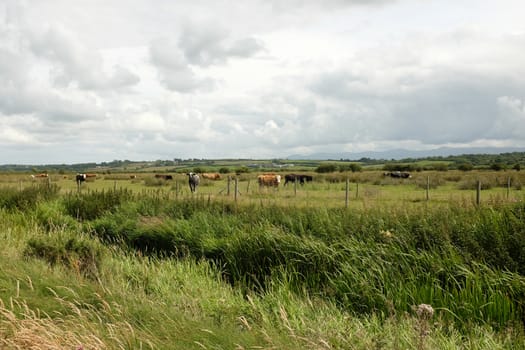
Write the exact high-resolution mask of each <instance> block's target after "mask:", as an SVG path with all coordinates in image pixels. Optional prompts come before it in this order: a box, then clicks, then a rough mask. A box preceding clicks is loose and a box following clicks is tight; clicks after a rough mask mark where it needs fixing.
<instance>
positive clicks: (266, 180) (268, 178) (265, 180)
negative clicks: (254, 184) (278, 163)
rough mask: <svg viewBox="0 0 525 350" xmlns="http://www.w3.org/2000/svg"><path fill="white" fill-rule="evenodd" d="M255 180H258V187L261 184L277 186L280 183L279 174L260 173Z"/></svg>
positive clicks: (261, 185)
mask: <svg viewBox="0 0 525 350" xmlns="http://www.w3.org/2000/svg"><path fill="white" fill-rule="evenodd" d="M257 181H258V182H259V187H263V186H268V187H269V186H274V187H277V186H279V184H280V183H281V175H275V174H262V175H259V176H257Z"/></svg>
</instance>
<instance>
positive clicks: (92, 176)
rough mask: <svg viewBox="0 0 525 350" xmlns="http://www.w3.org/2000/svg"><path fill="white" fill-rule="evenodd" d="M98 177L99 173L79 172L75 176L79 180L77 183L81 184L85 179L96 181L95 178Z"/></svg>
mask: <svg viewBox="0 0 525 350" xmlns="http://www.w3.org/2000/svg"><path fill="white" fill-rule="evenodd" d="M96 177H97V174H80V173H79V174H77V176H75V181H76V182H77V184H78V185H79V186H80V184H81V183H82V182H84V181H94V180H95V178H96Z"/></svg>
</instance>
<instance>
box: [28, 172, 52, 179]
mask: <svg viewBox="0 0 525 350" xmlns="http://www.w3.org/2000/svg"><path fill="white" fill-rule="evenodd" d="M48 177H49V175H48V174H46V173H42V174H36V175H31V178H32V179H33V180H34V179H46V178H48Z"/></svg>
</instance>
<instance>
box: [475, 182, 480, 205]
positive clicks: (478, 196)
mask: <svg viewBox="0 0 525 350" xmlns="http://www.w3.org/2000/svg"><path fill="white" fill-rule="evenodd" d="M480 193H481V181H480V180H478V186H477V188H476V205H479V204H480V201H481V195H480Z"/></svg>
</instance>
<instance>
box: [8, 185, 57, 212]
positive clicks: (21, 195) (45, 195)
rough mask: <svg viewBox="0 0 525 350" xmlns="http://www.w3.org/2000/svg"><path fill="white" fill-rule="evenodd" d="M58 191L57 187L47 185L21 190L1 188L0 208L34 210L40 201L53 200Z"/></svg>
mask: <svg viewBox="0 0 525 350" xmlns="http://www.w3.org/2000/svg"><path fill="white" fill-rule="evenodd" d="M58 191H59V188H58V186H57V185H55V184H47V183H45V184H40V185H38V186H31V187H26V188H24V189H22V190H18V189H16V188H12V187H7V188H1V189H0V207H2V208H6V209H18V210H29V209H34V208H35V207H36V205H37V203H39V202H40V201H43V200H50V199H52V198H55V197H56V196H57V194H58Z"/></svg>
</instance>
